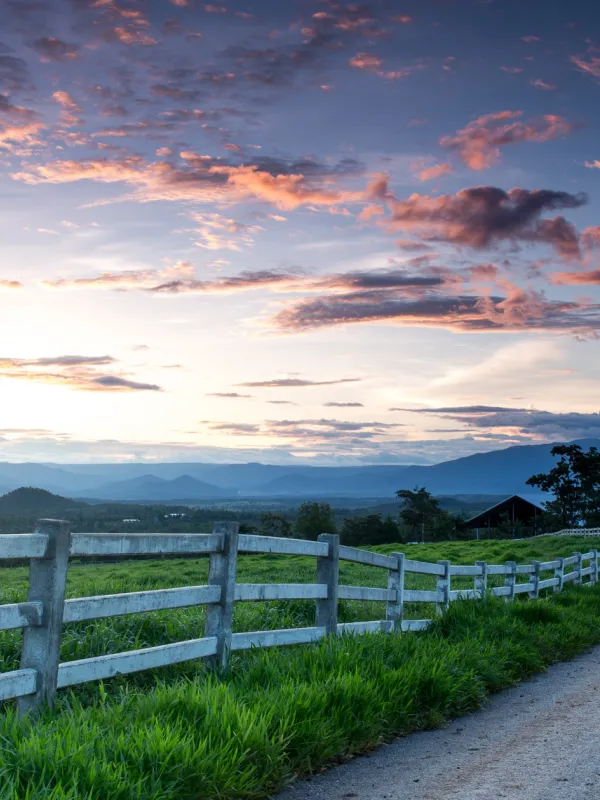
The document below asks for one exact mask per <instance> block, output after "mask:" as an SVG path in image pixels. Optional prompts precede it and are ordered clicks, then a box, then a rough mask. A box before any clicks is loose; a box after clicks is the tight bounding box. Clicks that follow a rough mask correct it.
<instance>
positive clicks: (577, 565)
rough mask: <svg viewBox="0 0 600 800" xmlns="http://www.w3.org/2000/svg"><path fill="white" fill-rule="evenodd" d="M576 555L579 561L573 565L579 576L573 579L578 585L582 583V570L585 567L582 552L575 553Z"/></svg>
mask: <svg viewBox="0 0 600 800" xmlns="http://www.w3.org/2000/svg"><path fill="white" fill-rule="evenodd" d="M573 555H574V556H577V561H576V562H575V564H574V565H573V571H574V572H575V573H576V574H577V577H576V578H574V579H573V583H574V584H575V585H576V586H579V585H580V584H581V570H582V569H583V561H582V560H581V553H573Z"/></svg>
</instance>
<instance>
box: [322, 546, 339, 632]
mask: <svg viewBox="0 0 600 800" xmlns="http://www.w3.org/2000/svg"><path fill="white" fill-rule="evenodd" d="M318 541H319V542H325V543H326V544H327V555H326V556H318V557H317V583H324V584H326V586H327V597H326V598H325V599H323V600H317V627H318V628H325V631H326V633H327V634H328V635H331V636H335V635H336V634H337V620H338V585H339V575H340V537H339V535H338V534H337V533H322V534H320V536H319V538H318Z"/></svg>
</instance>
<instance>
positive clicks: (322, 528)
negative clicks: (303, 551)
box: [294, 503, 336, 539]
mask: <svg viewBox="0 0 600 800" xmlns="http://www.w3.org/2000/svg"><path fill="white" fill-rule="evenodd" d="M294 530H295V532H296V534H297V535H298V536H299V537H300V538H301V539H316V538H317V536H319V534H321V533H336V527H335V517H334V514H333V509H332V508H331V506H330V505H329V503H302V505H301V506H300V508H299V509H298V516H297V517H296V523H295V525H294Z"/></svg>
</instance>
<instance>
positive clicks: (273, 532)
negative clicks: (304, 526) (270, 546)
mask: <svg viewBox="0 0 600 800" xmlns="http://www.w3.org/2000/svg"><path fill="white" fill-rule="evenodd" d="M259 533H260V535H261V536H281V537H285V536H291V535H292V525H291V523H290V522H289V520H287V519H286V518H285V517H284V516H283V515H282V514H271V513H269V512H265V513H264V514H261V516H260V529H259Z"/></svg>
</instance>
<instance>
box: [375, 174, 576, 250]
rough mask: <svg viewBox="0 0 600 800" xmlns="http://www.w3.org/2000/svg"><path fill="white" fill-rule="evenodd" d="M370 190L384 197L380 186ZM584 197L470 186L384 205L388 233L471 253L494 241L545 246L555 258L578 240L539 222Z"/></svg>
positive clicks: (571, 232) (559, 225)
mask: <svg viewBox="0 0 600 800" xmlns="http://www.w3.org/2000/svg"><path fill="white" fill-rule="evenodd" d="M372 191H373V192H374V193H375V194H376V195H379V196H380V197H383V198H385V197H388V198H389V189H388V187H387V184H386V183H385V182H383V183H381V182H380V183H378V184H377V186H376V187H373V188H372ZM587 202H588V198H587V195H585V194H583V193H580V194H570V193H569V192H559V191H554V190H551V189H534V190H528V189H519V188H515V189H510V190H509V191H508V192H506V191H504V190H503V189H499V188H497V187H495V186H475V187H472V188H469V189H462V190H461V191H459V192H457V194H455V195H448V194H446V195H441V196H439V197H429V196H427V195H419V194H413V195H411V196H410V197H409V198H408V200H392V201H390V209H391V218H390V219H389V220H388V221H387V222H386V224H387V226H388V227H389V228H390V229H391V230H401V231H408V232H414V233H417V234H419V235H421V236H423V238H425V239H429V240H440V241H446V242H450V243H452V244H460V245H468V246H470V247H473V248H478V249H480V248H484V247H492V246H494V245H496V244H498V243H499V242H503V241H508V242H524V243H527V242H532V243H549V244H552V245H553V246H554V247H555V249H556V250H557V251H558V252H559V253H560V254H561V255H563V256H564V255H569V256H572V255H574V254H578V252H579V248H578V236H577V232H576V231H575V229H574V228H573V226H572V225H571V224H570V223H569V222H567V221H566V220H565V219H564V218H563V217H555V218H553V219H551V220H546V219H541V215H542V214H544V213H545V212H548V211H554V210H556V209H563V208H579V207H580V206H582V205H584V204H585V203H587Z"/></svg>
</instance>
